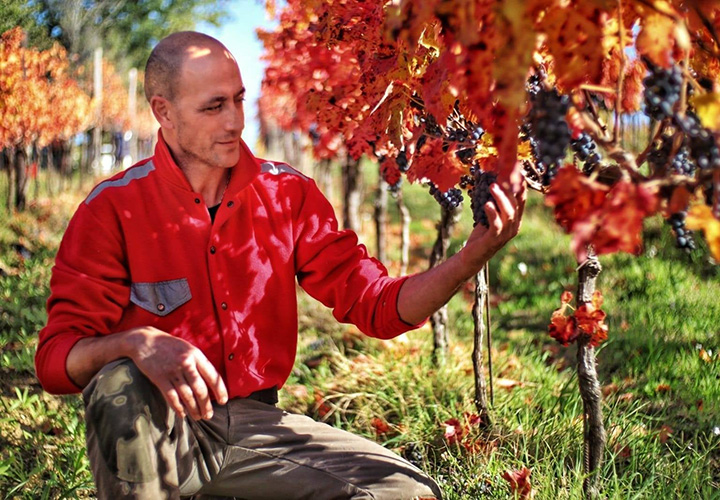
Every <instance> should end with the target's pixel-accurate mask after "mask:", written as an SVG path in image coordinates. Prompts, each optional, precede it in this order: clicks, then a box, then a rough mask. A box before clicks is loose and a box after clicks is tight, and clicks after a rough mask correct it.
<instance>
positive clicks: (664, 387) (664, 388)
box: [655, 384, 670, 392]
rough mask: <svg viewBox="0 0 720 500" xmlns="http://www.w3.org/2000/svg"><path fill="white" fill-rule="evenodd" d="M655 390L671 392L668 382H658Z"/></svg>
mask: <svg viewBox="0 0 720 500" xmlns="http://www.w3.org/2000/svg"><path fill="white" fill-rule="evenodd" d="M655 392H670V386H669V385H668V384H658V386H657V387H656V388H655Z"/></svg>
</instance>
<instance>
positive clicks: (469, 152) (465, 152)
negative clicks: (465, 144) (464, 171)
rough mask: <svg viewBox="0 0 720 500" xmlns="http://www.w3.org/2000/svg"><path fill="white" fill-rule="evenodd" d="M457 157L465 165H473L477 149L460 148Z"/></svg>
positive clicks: (456, 152) (456, 153)
mask: <svg viewBox="0 0 720 500" xmlns="http://www.w3.org/2000/svg"><path fill="white" fill-rule="evenodd" d="M455 156H457V157H458V160H460V161H461V162H463V163H466V164H467V163H472V160H473V158H474V157H475V148H474V147H470V148H458V150H457V151H455Z"/></svg>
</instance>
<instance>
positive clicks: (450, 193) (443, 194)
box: [430, 182, 463, 210]
mask: <svg viewBox="0 0 720 500" xmlns="http://www.w3.org/2000/svg"><path fill="white" fill-rule="evenodd" d="M430 194H431V195H432V196H433V198H435V201H437V202H438V203H439V204H440V206H441V207H442V208H443V210H455V209H456V208H457V207H459V206H460V204H461V203H462V202H463V195H462V191H460V190H459V189H458V188H450V189H448V190H447V191H440V189H438V187H437V186H436V185H435V184H433V183H432V182H431V183H430Z"/></svg>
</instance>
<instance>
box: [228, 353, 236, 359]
mask: <svg viewBox="0 0 720 500" xmlns="http://www.w3.org/2000/svg"><path fill="white" fill-rule="evenodd" d="M228 359H229V360H230V361H232V360H233V359H235V355H234V354H232V353H231V354H230V356H228Z"/></svg>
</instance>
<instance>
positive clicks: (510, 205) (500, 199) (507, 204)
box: [490, 184, 517, 223]
mask: <svg viewBox="0 0 720 500" xmlns="http://www.w3.org/2000/svg"><path fill="white" fill-rule="evenodd" d="M490 192H491V193H492V195H493V197H494V198H495V204H496V205H497V207H498V209H499V213H500V217H501V218H502V221H503V223H507V222H508V221H510V220H512V219H513V218H514V216H515V212H516V210H517V200H516V199H515V197H514V196H508V194H507V191H506V190H504V189H503V188H501V187H500V185H498V184H493V185H491V186H490Z"/></svg>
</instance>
